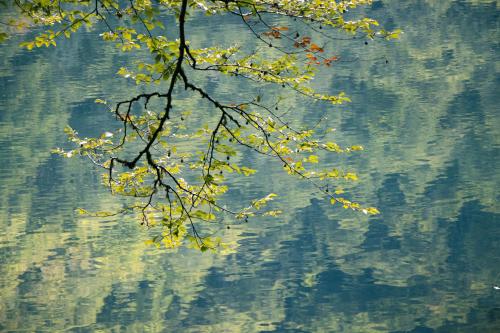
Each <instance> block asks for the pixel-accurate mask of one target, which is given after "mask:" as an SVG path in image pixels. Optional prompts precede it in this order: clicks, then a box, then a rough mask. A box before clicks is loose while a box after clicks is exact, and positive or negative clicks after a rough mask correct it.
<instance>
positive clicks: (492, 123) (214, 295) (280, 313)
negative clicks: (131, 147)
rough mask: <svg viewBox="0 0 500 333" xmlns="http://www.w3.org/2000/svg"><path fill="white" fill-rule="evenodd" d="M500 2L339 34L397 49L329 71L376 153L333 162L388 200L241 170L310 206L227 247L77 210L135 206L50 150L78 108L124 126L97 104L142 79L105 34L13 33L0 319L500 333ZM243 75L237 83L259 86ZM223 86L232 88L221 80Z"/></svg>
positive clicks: (77, 325)
mask: <svg viewBox="0 0 500 333" xmlns="http://www.w3.org/2000/svg"><path fill="white" fill-rule="evenodd" d="M497 6H498V5H497V3H496V2H495V1H421V2H414V1H376V2H375V3H374V5H373V6H372V9H371V11H370V13H371V14H373V15H375V16H379V18H380V20H381V21H382V22H385V25H386V26H388V27H389V28H391V26H399V27H404V30H405V35H404V37H403V40H402V41H401V42H399V43H397V44H395V45H390V46H383V45H378V44H372V43H370V44H369V45H367V46H366V45H364V43H362V42H360V43H359V45H358V44H356V43H355V42H353V43H352V44H345V45H344V46H342V45H339V47H345V48H346V50H344V51H343V52H346V53H349V54H353V55H358V56H359V57H360V58H361V59H362V60H363V59H365V60H370V59H377V58H380V55H381V54H386V55H387V57H388V58H389V59H390V62H389V64H386V63H385V62H384V61H375V60H370V61H364V60H363V61H359V62H356V63H355V66H353V65H352V64H347V63H345V64H339V65H338V67H335V68H334V69H333V70H332V71H331V72H330V73H322V75H321V77H320V78H318V85H319V86H325V85H326V86H329V89H332V90H334V91H338V90H339V89H340V90H346V91H347V92H349V94H350V95H351V96H352V99H353V101H354V103H352V104H351V105H349V106H348V107H347V109H346V110H344V111H342V112H332V111H331V110H328V112H330V113H331V116H329V118H330V119H329V120H330V123H328V125H329V126H331V127H335V128H337V129H338V132H339V133H340V135H341V137H340V138H339V140H340V141H341V142H348V143H359V144H362V145H364V146H365V148H366V151H365V152H364V153H363V154H361V155H359V154H358V155H356V156H352V157H348V158H345V159H344V160H341V161H338V160H334V159H332V160H330V162H331V163H335V164H338V163H340V164H343V165H345V166H347V167H352V168H354V169H356V170H358V171H359V173H360V174H362V175H364V176H363V178H362V180H361V181H360V183H359V185H358V186H356V187H354V188H352V189H350V190H351V191H352V192H353V193H355V194H357V196H358V197H361V198H363V199H364V200H363V201H365V202H369V203H370V204H373V205H375V206H377V207H379V208H380V209H381V210H382V212H383V214H382V215H381V216H380V217H378V218H376V219H371V220H367V219H366V218H365V217H363V216H358V215H353V214H350V213H348V212H343V211H340V210H339V209H332V207H330V206H329V204H328V203H326V202H323V201H321V200H318V198H316V197H315V194H314V193H313V192H312V190H311V189H308V188H307V187H306V188H304V187H303V184H300V183H296V182H288V181H287V179H288V178H286V177H285V176H284V175H282V174H281V173H280V171H279V167H278V168H276V170H274V169H271V170H270V172H267V173H266V174H261V175H259V178H258V180H259V182H258V184H249V183H244V182H239V181H238V183H237V185H238V187H237V188H235V190H234V192H233V193H232V196H233V197H243V196H249V197H252V196H254V194H258V193H263V192H265V191H268V190H269V188H272V189H273V191H275V192H278V193H280V194H282V198H281V204H282V205H285V207H294V209H293V210H292V209H291V208H289V209H288V210H289V211H290V213H289V214H287V215H285V216H283V217H282V218H281V219H279V220H259V221H252V222H251V223H249V224H246V225H243V226H236V227H234V228H232V229H230V230H225V231H224V233H225V234H224V238H225V239H226V240H228V241H231V240H234V241H236V242H238V245H239V247H238V252H237V253H235V254H232V255H229V256H216V255H213V254H203V255H200V254H199V253H193V252H191V251H189V250H186V249H180V250H177V251H176V252H175V253H165V252H158V251H156V250H154V249H151V248H148V247H147V246H145V245H144V244H143V241H144V240H145V239H146V237H147V235H146V233H145V232H144V231H143V230H141V228H140V227H139V226H138V225H137V224H136V223H135V222H133V220H132V219H131V218H126V219H109V220H103V219H98V220H96V219H90V218H80V217H75V216H74V213H73V210H74V209H75V208H76V207H78V206H84V207H96V208H99V207H109V206H113V207H119V205H120V203H119V202H118V201H116V200H115V199H114V198H110V197H109V196H108V195H107V194H106V193H104V192H103V191H102V190H101V189H100V187H99V186H98V182H99V176H98V174H97V173H96V172H95V170H91V169H89V168H87V167H82V164H81V163H79V162H78V161H63V160H60V159H59V158H56V157H54V156H51V155H50V153H49V151H50V149H51V148H53V147H55V146H57V145H61V144H64V135H63V134H62V128H64V126H65V125H66V124H68V123H69V124H71V125H72V126H74V127H76V128H79V129H80V131H81V132H82V133H86V134H87V135H92V134H93V133H94V132H99V131H100V130H101V128H100V126H102V124H105V123H106V122H109V121H110V118H109V115H108V114H106V113H103V112H101V111H100V110H98V108H97V107H96V106H95V105H94V104H93V103H92V101H93V100H94V99H95V98H100V97H102V95H103V94H109V95H112V96H116V97H115V99H118V98H119V97H120V96H124V94H125V92H129V91H130V89H134V88H133V87H132V86H131V85H129V84H128V83H127V82H123V81H120V80H115V79H114V78H110V77H109V75H108V74H109V72H110V68H111V69H113V68H117V67H119V66H120V64H121V63H123V62H125V61H126V59H125V58H123V57H121V56H119V55H117V54H116V52H114V50H113V48H109V47H107V46H102V45H100V44H98V43H96V42H95V41H94V39H93V37H92V34H89V33H83V34H81V35H78V36H75V37H76V38H72V39H71V40H70V41H69V42H67V43H62V44H61V46H60V47H58V49H57V50H55V51H54V50H43V51H39V52H38V51H37V52H35V53H34V52H32V53H28V52H25V51H20V50H19V49H18V48H17V46H16V45H15V44H16V43H15V42H16V41H14V42H12V43H10V44H8V45H7V46H2V49H1V50H0V53H1V54H2V57H0V59H2V60H0V68H1V71H0V87H2V89H1V91H0V94H1V99H0V147H1V150H0V161H1V162H2V163H1V164H0V172H1V173H2V177H1V178H0V190H1V193H2V196H1V199H0V222H1V223H0V295H2V296H1V301H0V330H5V331H15V330H25V331H35V330H44V329H45V330H51V331H57V330H62V329H68V330H71V331H75V332H79V331H81V332H87V331H94V330H99V329H102V330H117V331H119V330H120V331H131V332H133V331H151V332H156V331H158V332H161V331H167V332H169V331H174V332H177V331H183V332H184V331H185V332H260V331H278V332H283V331H290V332H408V331H410V332H432V331H436V332H449V331H454V332H470V331H478V332H490V331H491V332H493V331H495V329H497V328H498V327H500V294H499V293H498V292H497V291H495V290H494V289H493V288H492V287H493V285H494V284H499V283H500V280H499V279H500V266H499V265H498V262H500V245H499V243H498V239H499V237H500V227H499V222H500V219H499V213H500V212H499V206H498V204H497V202H498V201H499V193H498V188H500V181H499V176H498V173H497V172H496V166H497V165H498V162H499V156H500V154H499V149H500V137H499V130H498V128H500V118H499V117H498V114H497V111H496V109H497V108H496V106H497V105H498V102H499V100H498V95H497V90H498V82H499V75H498V66H497V63H498V60H499V59H498V50H499V45H498V40H500V39H499V38H498V37H499V31H500V30H499V27H498V22H499V20H498V16H499V11H498V8H497ZM200 22H201V23H200V26H203V23H204V22H205V21H203V20H202V21H200ZM228 24H229V25H231V27H233V25H232V24H233V22H231V21H230V22H228ZM220 26H222V25H220ZM190 31H191V33H192V34H193V38H192V39H193V42H197V43H199V44H202V43H203V42H205V43H206V42H207V40H209V35H208V32H207V30H206V29H202V28H201V27H198V28H196V25H194V26H193V27H192V28H191V29H190ZM234 36H238V37H239V38H244V37H242V36H245V35H243V34H241V33H240V32H238V30H237V29H231V33H230V34H229V35H226V36H221V39H224V38H227V40H228V41H229V40H231V38H232V37H234ZM19 38H22V36H20V37H19ZM248 38H250V36H248ZM252 43H253V42H251V41H249V42H248V45H250V46H252V47H253V44H252ZM88 52H92V53H93V55H94V57H89V56H88ZM243 84H244V83H243V82H242V83H241V85H240V86H237V87H235V89H236V90H239V91H243V93H245V90H242V89H241V87H242V86H243ZM209 89H210V90H211V92H212V93H214V94H219V95H221V96H230V95H231V93H234V89H232V87H231V86H230V85H229V83H228V82H226V81H225V80H223V79H221V80H219V81H217V83H216V84H212V85H210V87H209ZM125 95H126V94H125ZM185 103H186V105H188V106H190V107H193V108H194V107H198V106H193V103H194V102H191V101H186V102H185ZM190 103H191V104H190ZM283 103H284V104H283V106H282V107H283V108H286V107H289V106H291V105H298V108H300V107H301V106H302V107H304V111H303V112H296V119H295V121H296V122H297V123H300V122H305V121H308V120H310V119H313V118H314V117H317V114H316V113H315V110H311V109H310V108H307V109H306V108H305V106H304V103H303V101H300V100H298V99H295V98H292V97H289V98H288V99H287V100H286V101H284V102H283ZM200 121H201V120H200ZM242 158H245V159H249V160H255V165H256V168H258V169H259V168H260V169H262V168H264V167H267V164H266V161H264V160H261V159H257V158H256V157H254V156H245V157H242Z"/></svg>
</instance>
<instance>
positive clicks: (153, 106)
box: [0, 0, 399, 251]
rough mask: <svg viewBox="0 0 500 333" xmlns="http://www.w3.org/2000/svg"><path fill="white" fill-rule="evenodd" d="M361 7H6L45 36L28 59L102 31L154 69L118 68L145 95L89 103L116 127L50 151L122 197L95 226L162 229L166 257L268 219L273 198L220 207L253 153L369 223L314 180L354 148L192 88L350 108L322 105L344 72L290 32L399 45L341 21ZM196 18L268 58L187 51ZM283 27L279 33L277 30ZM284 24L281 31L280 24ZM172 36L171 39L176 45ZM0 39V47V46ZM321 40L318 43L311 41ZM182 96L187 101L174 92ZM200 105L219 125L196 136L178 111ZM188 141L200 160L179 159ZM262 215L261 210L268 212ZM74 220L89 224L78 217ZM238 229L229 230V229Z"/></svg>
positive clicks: (333, 189) (332, 179)
mask: <svg viewBox="0 0 500 333" xmlns="http://www.w3.org/2000/svg"><path fill="white" fill-rule="evenodd" d="M369 3H370V1H369V0H358V1H340V2H335V1H322V0H314V1H299V0H276V1H267V0H243V1H238V0H226V1H205V0H197V1H194V0H193V1H190V0H160V1H150V0H135V1H134V0H130V1H115V0H95V1H78V2H76V1H73V0H65V1H64V0H63V1H49V0H31V1H21V0H17V1H15V2H14V8H16V9H17V10H18V11H19V15H18V17H19V18H20V19H16V20H9V22H7V23H5V22H4V25H5V26H7V27H10V28H12V29H19V28H24V27H26V26H28V25H32V26H40V27H42V28H41V29H40V31H38V33H37V35H36V36H35V37H34V38H33V39H32V40H30V41H25V42H23V43H21V46H23V47H25V48H26V49H28V50H31V49H34V48H38V47H49V46H55V45H56V43H57V42H58V39H59V38H62V37H65V38H71V36H72V34H73V33H75V32H76V31H78V30H79V29H82V28H83V27H88V28H91V27H93V26H96V25H100V26H101V27H102V26H103V27H104V28H105V29H106V31H105V32H103V33H101V34H100V37H101V38H102V39H103V40H104V41H106V42H109V43H113V44H115V45H116V47H117V48H119V49H120V50H121V51H123V52H134V51H135V52H137V51H140V50H146V51H147V52H148V53H149V54H150V56H151V61H149V62H144V61H140V62H138V63H137V66H136V68H128V67H122V68H121V69H120V70H119V71H118V74H119V75H120V76H122V77H124V78H125V79H130V80H133V81H135V83H136V84H137V85H140V86H143V87H144V90H145V91H148V92H143V93H140V94H137V95H135V96H133V97H131V98H129V99H126V100H122V101H119V102H118V103H115V104H112V103H111V102H109V101H108V100H107V99H98V100H96V103H100V104H103V105H104V106H105V107H106V108H108V110H109V111H110V112H112V113H113V115H114V116H115V117H116V119H117V121H118V122H120V123H121V126H120V128H119V129H117V130H114V131H113V130H109V131H106V132H104V133H103V134H102V135H101V136H99V137H94V138H87V137H81V136H79V134H78V133H77V132H76V131H75V130H74V129H72V128H69V127H68V128H66V133H67V135H68V137H69V140H70V141H71V142H73V143H74V144H75V148H74V149H72V150H63V149H58V150H56V152H57V153H59V154H60V155H62V156H65V157H72V156H84V157H86V158H88V159H90V160H91V161H92V162H93V163H94V164H95V165H98V166H99V167H101V168H103V169H105V172H104V173H103V184H104V185H105V186H107V187H108V188H109V189H110V191H111V192H112V193H113V194H115V195H119V196H122V197H125V198H126V199H125V204H124V207H123V208H122V209H119V210H116V211H112V212H108V211H105V212H96V213H92V214H94V215H96V216H109V215H116V214H125V213H131V212H133V213H135V214H137V215H138V217H139V219H140V220H141V221H142V224H144V225H146V226H148V227H155V226H159V227H160V228H161V230H162V231H161V233H160V234H158V236H157V237H155V238H154V239H153V241H152V242H153V243H155V244H158V245H159V244H160V243H163V244H164V245H165V246H166V247H169V248H172V247H177V246H179V245H180V244H182V243H183V242H184V241H185V240H188V241H189V242H190V244H191V245H192V246H193V247H195V248H198V249H200V250H202V251H205V250H208V249H215V248H217V247H218V246H220V245H221V242H220V240H219V239H217V238H211V237H208V236H207V235H205V234H204V233H200V232H199V228H200V227H199V225H200V223H199V222H207V224H208V225H210V224H213V223H212V222H214V221H217V220H218V219H219V218H220V216H228V215H229V216H233V217H234V218H236V220H237V221H238V220H239V221H247V220H248V218H249V217H252V216H255V215H257V214H263V215H271V216H276V215H278V214H279V213H280V211H279V210H276V209H271V208H266V207H268V206H269V204H270V202H271V201H272V200H273V198H274V197H275V196H276V195H275V194H274V193H271V194H268V195H266V196H264V197H263V198H257V199H255V200H253V201H252V202H250V203H249V204H248V205H247V206H246V207H240V208H228V207H227V206H226V205H225V204H224V201H223V198H224V195H225V194H226V193H227V192H228V190H229V187H228V184H229V183H230V179H231V178H232V177H233V175H242V176H251V175H253V174H254V173H256V172H257V170H255V169H253V168H252V166H251V165H244V164H243V163H242V162H240V161H239V156H241V155H242V154H245V153H248V152H252V153H257V154H260V155H264V156H267V157H269V158H270V159H273V160H275V161H277V162H278V163H280V164H281V165H282V166H283V169H284V170H285V171H286V172H287V173H288V174H290V175H292V176H296V177H298V178H300V179H303V180H305V181H307V182H308V183H309V184H311V185H312V186H314V187H315V188H316V189H317V191H319V192H320V193H322V194H323V196H325V197H328V198H329V200H330V202H331V203H332V204H335V203H339V204H340V205H341V206H342V207H344V208H346V209H352V210H356V211H360V212H363V213H365V214H370V215H371V214H378V210H377V209H376V208H374V207H364V206H362V205H361V204H359V203H357V202H354V201H351V200H350V199H348V198H345V197H343V196H342V193H343V190H342V188H341V187H340V182H341V181H355V180H357V179H358V177H357V175H356V174H355V173H353V172H349V171H344V170H340V169H338V168H329V169H327V168H321V167H319V165H320V164H319V162H320V160H321V159H322V156H324V153H325V152H329V153H335V154H343V153H351V152H353V151H358V150H362V147H361V146H351V147H341V146H340V145H338V144H337V143H336V142H334V141H331V140H330V139H329V137H330V135H329V133H328V131H327V132H326V133H318V132H317V131H316V128H317V127H318V126H311V128H307V127H304V126H298V127H297V126H294V125H291V124H290V121H289V120H288V118H287V112H288V111H285V112H281V111H280V101H279V100H277V101H274V102H272V103H269V102H265V101H264V99H263V97H262V96H261V95H260V94H257V95H255V96H254V97H253V98H251V99H249V100H243V99H235V100H230V101H222V100H220V99H219V98H218V97H216V96H213V95H212V94H210V93H209V91H208V90H206V89H205V88H204V87H203V86H202V85H201V84H199V83H198V81H199V80H198V79H196V77H197V75H198V74H197V72H199V73H205V74H209V73H217V74H219V75H221V76H227V77H233V78H234V79H238V78H240V79H245V80H248V81H249V83H251V84H258V85H261V86H263V87H266V89H267V87H268V86H270V85H278V86H282V87H283V88H287V89H290V90H291V91H294V92H295V93H297V94H298V95H300V96H303V97H304V98H309V99H312V100H316V101H322V102H325V103H331V104H333V105H338V104H343V103H345V102H349V101H350V100H349V98H348V97H347V96H346V95H345V94H344V93H342V92H341V93H338V94H336V95H330V94H325V93H322V92H319V91H316V90H315V89H314V88H313V85H312V80H313V78H314V76H315V74H316V73H317V72H318V71H319V70H320V69H321V70H323V69H324V68H328V67H332V66H333V65H334V64H335V62H337V61H341V59H340V57H339V56H338V55H336V54H328V52H327V50H326V46H325V45H323V44H320V43H319V42H318V41H317V40H316V38H313V37H311V36H308V35H302V32H301V31H293V32H292V23H291V22H292V20H299V21H302V22H303V23H305V24H306V25H307V27H308V28H307V29H306V30H307V31H309V32H315V33H316V34H317V35H318V34H320V35H321V36H326V38H331V39H335V38H339V37H338V36H336V35H334V33H336V32H342V33H345V34H347V35H349V34H351V35H352V37H348V38H360V37H361V38H367V39H374V38H384V39H392V38H397V36H398V34H399V31H393V32H388V31H384V30H376V27H377V26H378V23H377V21H376V20H373V19H369V18H365V17H362V18H360V19H352V17H351V15H348V14H349V13H347V12H348V11H349V10H351V9H354V8H356V7H358V6H359V5H366V4H369ZM200 12H203V13H205V14H206V15H214V16H215V15H230V16H235V17H237V18H238V19H239V20H240V22H241V25H243V26H245V27H246V28H247V29H248V30H249V31H250V33H251V34H253V35H254V37H255V38H256V39H257V40H258V41H259V42H260V43H262V45H265V46H266V47H265V48H259V49H251V50H249V48H248V47H245V45H238V44H237V42H238V41H234V42H235V44H234V45H232V46H229V47H222V46H210V47H197V46H196V45H192V44H191V43H190V42H189V40H188V38H187V35H186V29H185V26H186V20H187V19H188V18H189V17H196V15H199V14H200ZM281 18H286V19H288V21H286V22H287V24H275V23H274V22H276V21H277V20H280V19H281ZM280 22H281V21H280ZM173 27H175V29H176V30H177V32H176V34H175V36H174V37H173V38H171V37H167V35H169V34H171V33H170V32H171V31H172V29H173ZM7 37H8V35H7V31H3V32H2V33H1V35H0V38H2V39H5V38H7ZM318 40H319V39H318ZM182 88H183V89H184V91H182ZM196 97H198V98H200V99H203V100H205V101H206V103H208V104H209V105H211V106H212V107H213V108H214V109H215V110H216V111H217V112H218V116H217V118H216V120H215V121H212V122H210V123H208V124H206V125H204V126H202V127H199V126H195V125H193V122H195V121H196V120H197V119H199V118H200V117H202V116H201V115H197V114H193V113H192V112H191V111H190V110H187V109H183V105H182V100H185V99H187V98H191V99H192V98H196ZM186 141H189V142H191V143H193V144H194V145H196V146H197V147H199V148H198V149H197V150H195V151H192V150H187V151H186V150H185V149H182V148H183V147H182V146H183V145H182V143H183V142H186ZM266 209H268V210H266ZM81 213H84V214H90V213H88V212H87V211H84V210H81ZM236 223H237V222H236Z"/></svg>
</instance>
